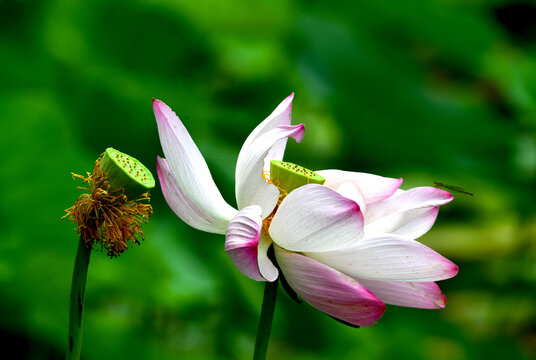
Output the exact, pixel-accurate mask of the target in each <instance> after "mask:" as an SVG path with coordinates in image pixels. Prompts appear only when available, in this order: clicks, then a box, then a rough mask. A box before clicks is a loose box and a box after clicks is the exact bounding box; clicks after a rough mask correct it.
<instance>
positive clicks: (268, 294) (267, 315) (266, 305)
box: [253, 279, 279, 360]
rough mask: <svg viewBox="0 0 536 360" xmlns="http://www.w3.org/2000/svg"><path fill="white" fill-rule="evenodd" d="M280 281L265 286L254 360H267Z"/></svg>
mask: <svg viewBox="0 0 536 360" xmlns="http://www.w3.org/2000/svg"><path fill="white" fill-rule="evenodd" d="M278 285H279V279H276V280H275V281H273V282H268V281H267V282H266V285H265V286H264V298H263V299H262V310H261V320H260V322H259V329H258V330H257V340H256V341H255V352H254V353H253V360H264V359H266V351H267V350H268V340H269V339H270V332H271V331H272V320H273V318H274V309H275V300H276V298H277V287H278Z"/></svg>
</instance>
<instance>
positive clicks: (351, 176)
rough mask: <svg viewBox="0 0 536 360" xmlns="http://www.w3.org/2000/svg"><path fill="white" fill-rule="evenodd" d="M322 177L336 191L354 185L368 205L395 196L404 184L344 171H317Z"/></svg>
mask: <svg viewBox="0 0 536 360" xmlns="http://www.w3.org/2000/svg"><path fill="white" fill-rule="evenodd" d="M316 173H318V174H319V175H322V176H323V177H324V178H325V179H326V182H325V183H324V186H327V187H329V188H331V189H333V190H335V191H338V189H339V187H340V186H341V185H342V184H345V183H352V184H355V185H357V187H358V188H359V189H360V190H361V192H362V193H363V196H364V197H365V201H366V203H367V204H372V203H375V202H378V201H381V200H384V199H387V198H388V197H389V196H391V195H393V194H394V193H395V191H396V190H397V189H398V188H399V187H400V184H402V179H401V178H400V179H393V178H388V177H383V176H378V175H373V174H367V173H360V172H351V171H343V170H319V171H316Z"/></svg>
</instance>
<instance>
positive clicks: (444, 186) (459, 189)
mask: <svg viewBox="0 0 536 360" xmlns="http://www.w3.org/2000/svg"><path fill="white" fill-rule="evenodd" d="M434 187H436V188H438V189H445V190H452V191H456V192H459V193H462V194H465V195H469V196H473V193H470V192H468V191H465V190H464V189H462V188H461V187H459V186H451V185H445V184H442V183H440V182H437V181H434Z"/></svg>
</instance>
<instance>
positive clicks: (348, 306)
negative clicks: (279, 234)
mask: <svg viewBox="0 0 536 360" xmlns="http://www.w3.org/2000/svg"><path fill="white" fill-rule="evenodd" d="M274 247H275V256H276V259H277V262H278V263H279V266H280V268H281V270H282V271H283V274H284V275H285V278H286V280H287V281H288V284H289V285H290V287H291V288H292V289H293V290H294V291H296V293H297V294H298V295H299V296H300V297H302V298H303V299H304V300H305V301H307V302H308V303H309V304H311V305H312V306H313V307H315V308H317V309H318V310H320V311H322V312H325V313H326V314H328V315H330V316H333V317H335V318H337V319H340V320H343V321H346V322H348V323H350V324H353V325H357V326H371V325H374V324H375V323H376V322H377V321H378V319H379V318H380V317H381V316H382V314H383V312H384V311H385V305H384V304H383V303H382V302H381V301H380V300H379V299H378V298H377V297H376V296H374V294H372V293H371V292H370V291H369V290H368V289H367V288H366V287H364V286H363V285H361V284H359V283H358V282H357V281H355V280H354V279H352V278H350V277H348V276H346V275H344V274H342V273H340V272H338V271H336V270H334V269H332V268H330V267H328V266H325V265H323V264H321V263H319V262H317V261H315V260H313V259H310V258H308V257H306V256H303V255H301V254H297V253H293V252H289V251H286V250H284V249H282V248H280V247H279V246H276V245H274Z"/></svg>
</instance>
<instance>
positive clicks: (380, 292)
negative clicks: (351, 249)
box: [356, 279, 447, 309]
mask: <svg viewBox="0 0 536 360" xmlns="http://www.w3.org/2000/svg"><path fill="white" fill-rule="evenodd" d="M356 280H357V281H358V282H359V283H360V284H362V285H364V286H366V287H367V289H369V290H370V291H371V292H372V293H373V294H374V295H376V296H377V297H378V299H380V300H381V301H383V302H384V303H386V304H390V305H397V306H405V307H414V308H419V309H441V308H444V307H445V305H446V304H447V298H446V297H445V295H443V293H442V292H441V289H440V288H439V286H437V284H436V283H435V282H394V281H375V280H363V279H356Z"/></svg>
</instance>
